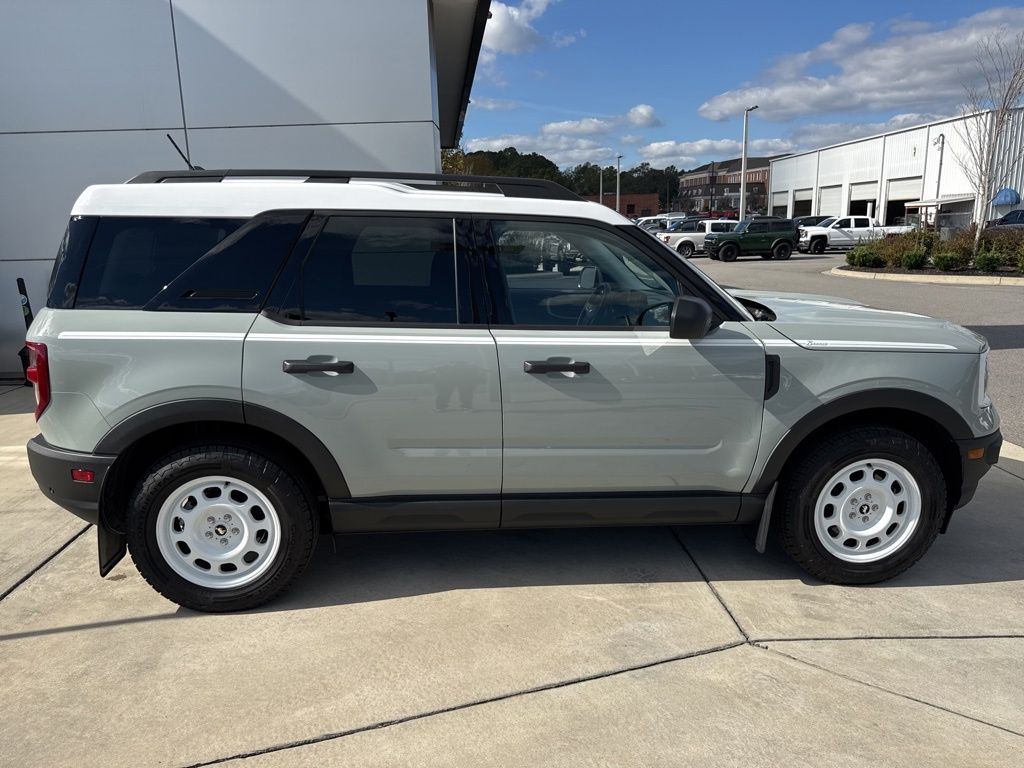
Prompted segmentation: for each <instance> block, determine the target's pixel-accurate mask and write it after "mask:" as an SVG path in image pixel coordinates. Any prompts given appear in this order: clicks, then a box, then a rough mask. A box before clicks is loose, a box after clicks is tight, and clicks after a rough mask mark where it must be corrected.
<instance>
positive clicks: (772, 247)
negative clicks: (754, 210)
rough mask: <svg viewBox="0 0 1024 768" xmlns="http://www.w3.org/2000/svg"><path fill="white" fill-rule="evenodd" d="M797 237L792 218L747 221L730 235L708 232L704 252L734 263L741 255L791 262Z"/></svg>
mask: <svg viewBox="0 0 1024 768" xmlns="http://www.w3.org/2000/svg"><path fill="white" fill-rule="evenodd" d="M797 237H798V236H797V231H796V228H795V227H794V226H793V221H792V219H774V218H770V217H762V218H757V219H744V220H743V221H741V222H740V223H739V224H737V225H736V227H735V228H734V229H733V230H732V231H731V232H711V233H709V234H708V235H707V236H706V237H705V238H704V250H705V251H707V254H708V256H709V257H710V258H712V259H719V260H721V261H735V260H736V259H737V258H739V257H740V256H760V257H761V258H762V259H788V258H789V257H790V256H791V255H792V253H793V250H794V249H795V248H796V243H797Z"/></svg>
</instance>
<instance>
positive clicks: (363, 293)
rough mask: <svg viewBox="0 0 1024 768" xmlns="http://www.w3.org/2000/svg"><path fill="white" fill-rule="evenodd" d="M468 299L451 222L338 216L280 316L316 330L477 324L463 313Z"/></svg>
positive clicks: (319, 241) (304, 267)
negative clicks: (319, 327)
mask: <svg viewBox="0 0 1024 768" xmlns="http://www.w3.org/2000/svg"><path fill="white" fill-rule="evenodd" d="M469 293H470V279H469V274H468V266H467V263H466V259H465V256H464V255H462V254H459V253H457V251H456V241H455V233H454V227H453V221H452V219H450V218H427V217H424V218H419V217H408V218H395V217H380V216H373V217H371V216H367V217H359V216H334V217H332V218H330V219H329V220H328V221H327V223H326V224H325V225H324V228H323V230H322V231H321V232H320V235H319V236H318V237H317V240H316V243H315V244H314V245H313V248H312V249H311V250H310V252H309V254H308V255H307V256H306V258H305V259H304V261H303V262H302V265H301V268H300V273H299V276H298V280H297V281H296V284H295V286H294V288H293V289H292V290H291V291H290V292H289V295H288V297H287V299H286V302H285V309H284V313H283V314H284V316H285V317H286V318H292V319H297V320H299V321H300V322H302V323H306V324H312V325H345V324H366V325H390V324H415V325H454V324H456V323H458V322H460V321H461V322H464V323H465V322H471V320H472V312H471V310H470V311H467V312H465V314H464V316H462V315H460V303H461V305H462V307H463V308H467V307H468V306H470V305H471V300H470V299H469ZM460 296H461V297H462V301H461V302H460V300H459V297H460Z"/></svg>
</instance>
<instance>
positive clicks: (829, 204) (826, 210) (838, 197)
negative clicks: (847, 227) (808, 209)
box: [818, 187, 843, 216]
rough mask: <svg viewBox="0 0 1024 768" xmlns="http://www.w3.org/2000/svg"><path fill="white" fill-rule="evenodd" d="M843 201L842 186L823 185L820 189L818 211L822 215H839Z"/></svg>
mask: <svg viewBox="0 0 1024 768" xmlns="http://www.w3.org/2000/svg"><path fill="white" fill-rule="evenodd" d="M842 201H843V188H842V187H822V188H821V189H820V190H819V191H818V213H819V214H821V215H822V216H839V215H840V214H841V213H842V211H840V210H839V207H840V205H841V204H842Z"/></svg>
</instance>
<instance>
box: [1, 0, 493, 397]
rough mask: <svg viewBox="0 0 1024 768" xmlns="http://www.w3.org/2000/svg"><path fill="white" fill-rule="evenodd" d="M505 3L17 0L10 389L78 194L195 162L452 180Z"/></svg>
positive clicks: (7, 259) (11, 57)
mask: <svg viewBox="0 0 1024 768" xmlns="http://www.w3.org/2000/svg"><path fill="white" fill-rule="evenodd" d="M489 5H490V2H489V0H360V1H359V2H356V1H355V0H289V1H288V2H285V1H284V0H216V1H215V2H214V1H212V0H95V2H93V1H92V0H90V2H79V1H78V0H5V2H4V3H3V8H2V12H3V22H2V23H0V71H3V73H4V74H3V77H2V78H0V104H2V105H3V107H2V109H0V178H2V184H0V377H4V376H12V375H15V374H17V375H19V376H20V371H21V367H20V363H19V361H18V357H17V352H18V350H19V348H20V347H21V346H22V341H23V339H24V336H25V325H24V322H23V319H22V310H21V304H20V301H19V294H18V291H17V287H16V279H17V278H19V277H21V278H24V279H25V282H26V284H27V286H28V292H29V297H30V299H31V302H32V305H33V307H34V308H36V309H38V308H39V307H40V305H41V302H42V301H43V300H44V297H45V295H46V287H47V282H48V279H49V275H50V268H51V265H52V263H53V257H54V254H55V253H56V251H57V246H58V245H59V243H60V239H61V235H62V233H63V232H64V229H65V227H66V226H67V221H68V212H69V211H70V210H71V205H72V203H74V201H75V198H76V197H77V196H78V194H79V193H80V192H81V191H82V189H83V188H85V187H86V186H88V185H90V184H96V183H110V182H120V181H124V180H125V179H128V178H130V177H132V176H134V175H136V174H138V173H140V172H142V171H145V170H155V169H159V170H167V169H178V168H184V167H185V163H184V161H183V160H182V158H181V157H180V156H179V154H178V152H177V150H175V148H174V146H173V145H172V144H171V142H170V141H169V140H168V138H167V135H168V134H170V136H171V137H172V138H173V139H174V141H175V142H176V143H177V144H178V146H179V147H181V149H182V151H183V152H186V153H188V155H189V157H190V159H191V161H192V163H193V164H195V165H198V166H203V167H205V168H246V167H247V168H296V169H303V168H336V169H346V170H385V171H386V170H393V171H423V172H438V171H439V170H440V149H441V148H442V147H451V146H456V145H457V144H458V141H459V137H460V133H461V131H462V123H463V119H464V117H465V111H466V106H467V104H468V100H469V91H470V87H471V85H472V82H473V75H474V72H475V70H476V64H477V58H478V55H479V52H480V46H481V41H482V38H483V31H484V25H485V23H486V21H487V16H488V7H489Z"/></svg>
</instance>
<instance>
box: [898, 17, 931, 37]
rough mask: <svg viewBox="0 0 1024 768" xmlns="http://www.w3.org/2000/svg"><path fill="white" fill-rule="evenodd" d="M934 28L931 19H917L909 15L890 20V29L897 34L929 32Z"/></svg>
mask: <svg viewBox="0 0 1024 768" xmlns="http://www.w3.org/2000/svg"><path fill="white" fill-rule="evenodd" d="M931 28H932V24H931V22H930V21H916V20H915V19H911V18H910V17H909V16H901V17H900V18H898V19H890V20H889V29H890V30H891V31H892V33H893V34H896V35H909V34H914V33H916V32H927V31H928V30H930V29H931Z"/></svg>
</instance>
